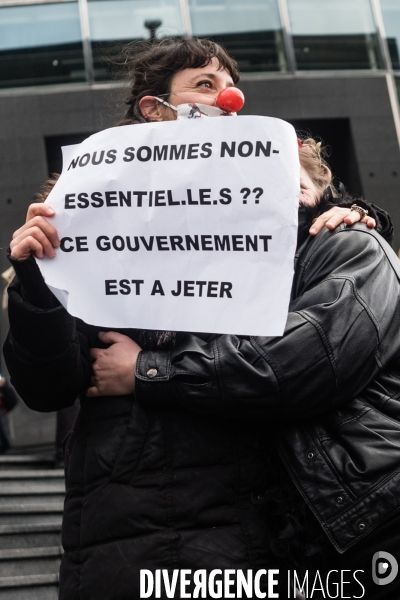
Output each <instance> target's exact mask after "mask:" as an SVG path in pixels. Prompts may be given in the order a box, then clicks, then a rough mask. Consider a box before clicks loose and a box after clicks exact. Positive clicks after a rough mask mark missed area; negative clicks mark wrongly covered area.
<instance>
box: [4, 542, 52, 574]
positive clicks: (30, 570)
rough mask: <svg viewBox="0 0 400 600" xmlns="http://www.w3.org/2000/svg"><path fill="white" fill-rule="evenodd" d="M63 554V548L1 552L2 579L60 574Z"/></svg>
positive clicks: (20, 549)
mask: <svg viewBox="0 0 400 600" xmlns="http://www.w3.org/2000/svg"><path fill="white" fill-rule="evenodd" d="M62 554H63V549H62V547H61V546H48V547H44V548H14V549H10V548H7V549H5V550H0V578H1V577H14V576H20V575H46V574H49V573H58V570H59V568H60V562H61V557H62Z"/></svg>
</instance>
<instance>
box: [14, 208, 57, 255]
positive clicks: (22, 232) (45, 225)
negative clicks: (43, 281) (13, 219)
mask: <svg viewBox="0 0 400 600" xmlns="http://www.w3.org/2000/svg"><path fill="white" fill-rule="evenodd" d="M54 214H55V213H54V210H53V209H52V208H51V207H50V206H48V205H45V204H31V206H30V207H29V209H28V217H31V218H29V219H28V220H27V222H26V223H25V224H24V225H23V226H22V227H20V228H19V229H17V231H15V232H14V234H13V239H12V241H11V244H10V248H11V256H12V258H15V259H17V260H25V259H27V258H29V256H31V255H32V254H33V255H34V256H36V258H43V256H47V257H48V258H54V257H55V255H56V253H55V251H54V248H57V247H58V246H59V245H60V239H59V237H58V233H57V230H56V228H55V227H54V226H53V225H51V223H49V222H48V221H47V219H45V218H44V216H43V215H46V216H47V217H51V216H54Z"/></svg>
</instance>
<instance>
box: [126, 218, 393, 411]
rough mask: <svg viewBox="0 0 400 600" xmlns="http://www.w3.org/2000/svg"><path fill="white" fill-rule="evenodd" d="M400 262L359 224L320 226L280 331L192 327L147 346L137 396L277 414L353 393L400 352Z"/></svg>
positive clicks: (327, 404)
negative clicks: (211, 331) (158, 346)
mask: <svg viewBox="0 0 400 600" xmlns="http://www.w3.org/2000/svg"><path fill="white" fill-rule="evenodd" d="M396 262H397V258H396V257H395V255H394V254H393V253H392V251H391V250H390V248H389V246H388V245H387V244H386V243H385V242H384V240H382V238H380V236H379V235H377V234H376V233H374V232H371V231H368V230H367V228H366V227H364V226H362V225H361V226H356V227H354V228H352V229H348V228H346V227H345V226H341V227H340V228H338V229H336V230H335V231H334V232H328V231H325V232H322V233H321V234H320V235H319V236H317V238H316V239H314V240H309V241H308V242H307V244H306V250H305V251H304V252H302V254H301V256H300V258H299V261H298V264H297V267H296V276H295V282H294V296H293V301H292V303H291V307H290V312H289V316H288V320H287V325H286V329H285V333H284V335H283V337H274V338H271V337H251V338H250V337H249V338H244V337H237V336H234V335H221V336H217V337H216V338H215V339H214V340H213V341H211V342H204V341H202V340H201V339H199V337H196V336H195V335H190V334H186V335H183V336H182V337H181V338H180V339H178V343H177V345H176V348H175V350H174V351H173V352H172V353H168V352H164V353H161V352H149V351H145V352H141V353H140V355H139V359H138V362H137V369H136V375H137V382H136V394H137V398H138V400H139V401H140V402H142V403H151V404H153V405H154V404H155V405H163V404H165V403H166V402H169V403H178V404H179V405H180V406H182V407H185V408H186V409H187V410H191V411H197V412H199V413H204V414H217V413H219V414H222V415H224V416H226V417H227V418H231V417H232V418H237V417H240V418H252V417H253V418H254V417H273V418H278V419H279V418H282V417H284V418H285V419H287V418H293V419H303V418H309V417H312V416H314V415H317V414H319V413H323V412H326V411H329V410H331V409H332V408H334V407H336V406H338V405H341V404H343V403H346V402H348V401H350V400H351V399H353V398H354V397H355V396H357V394H358V393H359V392H360V391H361V390H362V389H363V388H364V387H365V386H366V385H367V384H368V382H369V381H371V379H373V377H374V376H375V375H376V373H377V372H378V370H380V369H382V368H383V367H385V366H387V365H388V364H389V363H390V362H391V361H393V360H395V359H396V358H398V356H399V346H400V344H399V333H398V332H399V329H400V328H399V326H400V310H399V307H400V304H399V295H400V293H399V290H400V286H399V269H398V266H397V265H396ZM260 301H262V300H260ZM155 373H156V374H155Z"/></svg>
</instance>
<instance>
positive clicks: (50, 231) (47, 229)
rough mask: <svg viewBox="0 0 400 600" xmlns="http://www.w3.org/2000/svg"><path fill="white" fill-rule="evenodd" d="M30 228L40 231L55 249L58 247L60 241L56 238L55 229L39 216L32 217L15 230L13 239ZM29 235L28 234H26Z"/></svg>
mask: <svg viewBox="0 0 400 600" xmlns="http://www.w3.org/2000/svg"><path fill="white" fill-rule="evenodd" d="M32 228H36V229H40V230H41V231H42V232H43V233H44V234H45V236H46V237H47V238H48V239H49V240H50V242H51V244H52V245H53V246H54V247H55V248H57V247H58V246H59V245H60V239H59V237H58V233H57V229H56V228H55V227H54V226H53V225H51V223H49V222H48V221H47V220H46V219H44V218H43V217H40V216H36V217H33V218H32V219H30V220H29V221H27V222H26V223H25V225H22V227H20V228H19V229H17V230H16V231H15V232H14V234H13V239H15V238H17V237H19V236H21V235H23V234H26V232H27V231H29V230H31V229H32ZM28 235H29V234H28Z"/></svg>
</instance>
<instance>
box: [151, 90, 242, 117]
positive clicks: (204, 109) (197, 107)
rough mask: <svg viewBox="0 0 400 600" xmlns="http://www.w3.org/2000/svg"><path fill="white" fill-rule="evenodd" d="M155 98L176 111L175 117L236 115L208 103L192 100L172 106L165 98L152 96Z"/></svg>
mask: <svg viewBox="0 0 400 600" xmlns="http://www.w3.org/2000/svg"><path fill="white" fill-rule="evenodd" d="M154 97H155V99H156V100H158V101H159V102H161V103H162V104H165V106H168V107H169V108H172V110H174V111H176V113H177V116H176V118H177V119H178V120H179V119H200V118H203V117H237V114H236V113H229V112H226V111H224V110H222V108H218V106H209V105H208V104H196V103H194V102H189V103H187V104H178V106H174V105H173V104H170V103H169V102H166V100H162V99H161V98H158V97H157V96H154Z"/></svg>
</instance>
